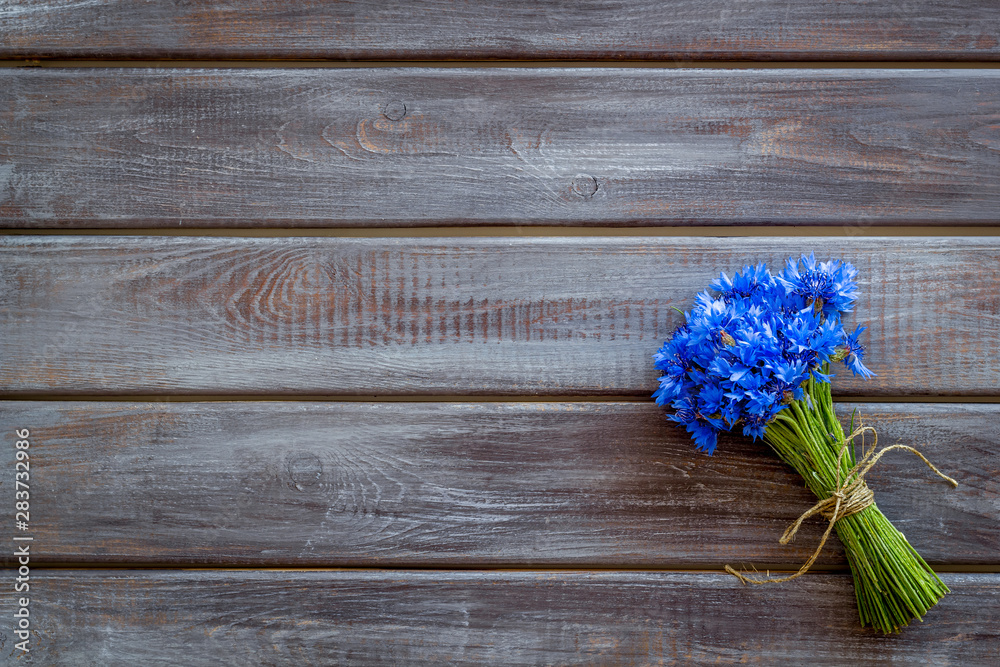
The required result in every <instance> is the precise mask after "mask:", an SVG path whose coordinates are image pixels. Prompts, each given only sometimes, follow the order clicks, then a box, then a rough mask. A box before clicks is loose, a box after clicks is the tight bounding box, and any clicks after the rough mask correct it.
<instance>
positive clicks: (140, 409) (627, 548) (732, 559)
mask: <svg viewBox="0 0 1000 667" xmlns="http://www.w3.org/2000/svg"><path fill="white" fill-rule="evenodd" d="M854 407H858V408H860V410H861V414H862V415H863V417H864V419H866V420H867V422H869V423H871V424H873V425H875V426H876V428H877V429H878V430H879V434H880V442H882V443H898V442H902V443H907V444H911V445H916V446H918V447H919V448H920V449H921V450H922V451H923V452H924V453H925V454H926V455H927V456H929V457H930V458H931V459H932V460H933V461H934V462H935V463H936V464H937V465H938V466H940V467H941V468H942V469H944V470H946V471H947V472H948V473H949V474H950V475H952V476H954V477H955V478H957V479H958V480H959V481H960V483H961V486H959V487H958V488H957V489H955V490H953V489H952V488H951V487H950V486H947V485H946V484H944V483H943V482H940V481H939V480H938V479H937V478H936V477H934V476H933V475H932V474H931V473H930V472H929V471H928V470H927V469H926V468H925V467H924V464H923V463H921V462H920V461H918V460H917V459H916V458H915V457H911V456H907V455H902V454H898V455H894V456H889V457H886V459H884V463H880V465H879V467H878V469H876V470H874V471H873V472H872V473H871V477H870V481H871V485H872V488H873V489H874V490H875V492H876V494H877V498H878V503H879V506H880V507H881V508H882V509H883V511H884V512H885V513H886V515H887V516H888V517H890V518H891V519H892V520H894V521H895V523H896V525H897V527H898V528H899V529H900V530H901V531H903V532H904V533H905V534H906V535H907V537H908V539H909V540H910V541H911V542H912V543H913V544H914V546H916V547H917V549H918V550H919V551H920V552H921V553H922V554H923V556H924V557H925V558H926V559H927V560H928V561H929V562H932V563H937V564H950V565H955V564H984V563H988V564H994V565H995V564H997V563H1000V560H998V559H1000V529H998V526H997V524H996V521H995V518H996V516H997V513H998V511H1000V481H998V480H1000V446H998V445H1000V435H998V434H997V431H996V424H997V420H998V417H1000V406H996V405H982V404H971V405H934V404H926V405H920V404H861V405H858V406H854V405H841V406H840V412H841V414H842V416H843V417H844V418H845V419H846V418H849V416H850V413H851V410H852V409H853V408H854ZM22 428H28V429H29V430H30V431H31V438H30V442H31V443H32V445H31V450H30V456H31V458H30V466H31V482H30V484H31V531H30V535H32V536H33V537H34V540H33V542H32V545H31V553H32V561H33V562H36V563H53V564H58V563H66V562H70V563H84V562H85V563H92V564H93V563H102V564H124V563H131V564H163V563H171V564H204V565H256V566H298V565H310V566H378V567H400V566H409V565H419V566H424V567H425V566H432V565H433V566H441V565H444V566H450V567H472V566H475V567H497V566H512V567H516V566H525V565H529V564H533V565H538V564H543V565H548V566H565V565H573V566H622V565H627V566H642V567H645V566H654V567H665V566H671V567H693V566H699V567H704V566H709V567H714V568H718V569H721V568H722V566H723V565H725V564H727V563H730V564H738V563H750V562H752V563H754V564H756V565H758V566H761V565H764V564H775V563H784V564H785V567H788V566H789V565H790V564H794V565H795V566H797V565H798V564H800V563H802V562H804V561H805V560H806V559H807V558H808V557H809V555H810V554H811V553H812V550H813V549H814V548H815V546H816V544H817V543H818V542H819V538H820V535H821V534H822V532H823V529H824V528H825V526H824V525H823V523H822V521H819V520H816V521H812V522H809V523H808V524H807V525H806V526H805V527H804V528H803V529H802V531H801V532H800V533H799V535H798V537H797V538H796V540H795V542H794V543H793V544H792V545H789V546H782V545H780V544H778V538H779V537H780V536H781V533H782V532H783V531H784V529H785V528H786V527H787V525H788V524H789V523H791V522H792V521H793V520H794V519H795V518H796V517H798V515H799V514H801V513H802V512H803V511H805V510H806V509H808V508H809V507H810V506H811V505H812V504H813V503H814V502H815V499H814V498H813V497H812V496H811V495H810V494H809V492H808V491H806V490H805V489H804V488H803V485H802V481H801V479H800V478H798V477H797V475H796V474H795V473H794V472H791V470H790V469H786V467H785V466H784V465H783V464H782V463H780V461H779V460H778V459H777V457H776V456H775V455H774V454H773V453H771V452H770V451H769V450H768V449H767V448H766V446H764V445H763V444H762V443H757V444H756V445H755V444H752V443H751V442H749V441H748V440H747V439H744V438H732V439H730V440H727V441H725V442H724V443H723V444H722V446H721V447H720V451H719V452H718V453H717V454H716V455H715V456H714V457H708V456H705V455H703V454H700V453H696V452H695V450H694V447H693V446H692V445H691V442H690V440H689V439H687V437H686V434H685V433H684V432H683V431H682V430H681V429H679V428H677V427H676V426H673V425H671V424H668V423H667V422H666V421H665V420H664V419H663V417H662V411H661V410H660V409H659V408H658V407H657V406H656V405H654V404H652V403H649V404H638V403H597V404H595V403H535V404H520V403H510V404H503V403H500V404H497V403H478V404H437V403H395V404H378V403H373V404H367V403H346V404H336V403H334V404H330V403H300V402H295V403H243V402H240V403H182V404H177V403H172V404H163V403H161V404H135V403H120V404H116V403H53V402H39V403H32V402H6V403H0V432H3V433H5V434H13V432H14V429H22ZM9 437H11V438H12V437H13V435H11V436H9ZM0 451H2V452H3V455H2V456H0V461H3V462H4V464H3V468H2V470H4V473H3V475H4V477H3V480H5V482H0V486H3V487H6V488H11V489H12V487H13V481H12V480H13V474H14V468H15V465H14V451H15V450H14V448H13V447H12V446H11V447H6V448H3V449H2V450H0ZM8 493H9V494H10V496H9V497H10V499H11V502H13V492H12V491H9V492H8ZM10 530H11V531H12V532H13V533H14V534H17V535H23V534H26V533H23V532H18V531H15V530H13V525H12V526H11V528H10ZM12 553H13V552H12V551H11V552H9V553H4V554H2V555H0V558H2V560H3V562H4V563H5V564H6V565H7V566H14V565H16V563H15V562H14V557H13V555H12ZM820 563H821V565H833V566H839V567H844V566H846V560H845V559H844V557H843V549H842V547H841V546H840V545H839V543H835V542H834V543H831V546H830V547H828V548H827V549H826V550H825V552H824V554H823V557H822V559H821V561H820Z"/></svg>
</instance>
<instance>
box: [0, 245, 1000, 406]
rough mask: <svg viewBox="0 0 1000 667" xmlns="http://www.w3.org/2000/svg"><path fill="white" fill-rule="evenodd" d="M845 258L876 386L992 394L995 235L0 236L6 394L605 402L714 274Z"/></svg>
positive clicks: (860, 384)
mask: <svg viewBox="0 0 1000 667" xmlns="http://www.w3.org/2000/svg"><path fill="white" fill-rule="evenodd" d="M813 249H816V250H818V251H819V252H820V256H825V257H830V256H832V257H841V258H846V259H849V260H851V261H852V262H854V263H855V264H856V265H857V266H858V268H859V270H860V272H861V279H862V281H863V282H862V285H861V289H862V292H863V295H862V297H861V299H860V301H859V302H858V305H857V308H856V311H855V313H854V314H853V315H852V316H851V317H850V318H849V319H848V320H846V321H847V322H849V323H850V322H857V323H867V324H869V325H870V327H871V328H870V331H868V332H866V333H865V337H866V340H867V344H868V346H869V347H868V357H867V358H866V363H867V362H869V361H870V364H871V367H872V368H873V370H874V371H875V372H876V373H878V377H877V378H875V379H873V380H871V381H869V382H864V381H861V380H857V379H853V378H851V377H848V376H849V375H850V374H849V372H848V371H847V370H846V369H842V372H840V373H839V377H838V378H837V380H836V381H835V382H836V385H835V387H836V389H837V391H839V392H840V393H841V394H855V395H871V396H886V395H888V396H899V395H929V394H931V395H933V394H956V395H957V394H960V395H997V394H1000V364H998V363H997V358H998V357H997V350H998V349H1000V327H998V326H997V318H998V314H1000V310H998V308H1000V302H998V300H997V294H998V293H1000V270H998V268H1000V239H998V238H994V237H979V238H976V237H967V238H920V237H913V238H896V239H892V238H887V239H877V238H864V239H846V238H798V239H795V238H792V239H768V238H758V239H753V238H745V239H740V240H739V241H738V242H734V241H733V240H731V239H725V238H718V239H712V238H707V239H693V238H678V237H666V238H648V237H643V238H638V237H635V238H585V239H574V238H534V239H514V238H482V239H468V238H466V239H461V238H456V239H447V238H445V239H393V238H384V239H379V238H369V239H348V238H213V237H152V236H147V237H143V236H139V237H112V236H87V237H64V236H35V237H33V236H7V237H4V238H2V239H0V318H2V319H0V322H2V324H0V334H2V335H0V358H2V359H3V360H4V363H3V364H2V365H0V391H2V392H5V393H6V395H7V396H15V395H16V396H21V397H25V396H32V395H39V394H40V393H46V394H47V395H48V396H49V397H51V393H52V392H54V393H56V394H59V395H81V394H83V395H98V394H100V395H122V394H133V395H134V394H140V395H156V396H167V395H177V394H192V395H199V394H201V395H204V394H213V395H222V394H225V395H229V396H234V395H239V396H248V397H249V396H253V395H258V396H259V395H272V394H284V395H297V396H309V395H324V396H333V395H366V396H372V395H379V396H389V395H412V394H424V395H458V394H463V395H469V394H475V395H495V394H506V395H518V396H525V395H570V394H573V395H604V396H609V395H619V396H626V395H627V396H648V395H649V394H650V393H652V391H653V390H654V389H655V387H656V377H657V375H658V374H657V372H656V371H655V369H654V368H653V366H652V361H651V359H650V357H651V355H652V354H653V353H654V352H655V351H656V349H657V348H658V347H659V346H660V344H661V343H662V341H663V339H664V338H666V337H667V336H669V335H670V334H671V332H672V331H673V330H674V328H675V327H676V326H677V324H678V323H679V322H680V321H681V319H680V315H679V314H678V313H676V312H675V311H674V310H672V308H673V307H675V306H676V307H680V308H685V309H686V308H689V307H690V304H691V303H692V302H693V300H694V296H695V294H696V292H698V291H700V290H702V289H705V288H706V286H707V285H708V284H709V282H710V281H711V280H712V279H713V278H715V277H717V276H718V273H719V271H720V270H726V271H732V270H734V269H738V268H740V267H742V266H743V265H744V264H745V263H754V262H758V261H767V262H768V263H769V265H770V266H772V267H774V268H775V269H777V268H778V267H780V266H783V263H782V262H783V259H784V258H787V257H789V256H792V255H795V256H797V255H798V254H799V253H801V252H808V251H810V250H813Z"/></svg>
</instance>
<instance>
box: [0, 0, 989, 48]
mask: <svg viewBox="0 0 1000 667" xmlns="http://www.w3.org/2000/svg"><path fill="white" fill-rule="evenodd" d="M0 18H2V19H5V20H4V21H3V22H2V23H0V45H2V46H0V57H8V58H9V57H15V58H24V57H27V58H34V57H55V58H65V57H83V58H336V59H355V60H356V59H409V58H423V59H455V58H458V59H463V58H477V59H483V58H504V59H511V58H515V59H518V58H521V59H523V58H527V59H542V58H583V59H597V58H601V59H605V58H607V59H620V58H641V59H686V60H690V59H762V60H767V59H783V58H784V59H787V58H796V59H807V60H809V59H814V60H819V59H830V58H833V59H861V60H878V59H903V60H906V59H927V58H930V59H933V58H939V59H958V60H965V59H980V60H996V59H997V57H998V55H1000V48H998V43H997V41H998V40H997V35H998V34H1000V12H998V8H997V5H996V3H995V2H992V0H964V1H963V2H960V3H955V2H947V1H945V0H913V1H909V2H882V3H874V2H860V1H851V2H836V3H830V2H823V1H820V0H812V1H811V2H797V3H792V4H789V3H787V2H780V1H779V0H755V1H754V2H751V3H748V2H742V1H740V0H698V1H694V0H676V1H674V2H671V3H670V4H669V6H664V5H663V3H661V2H655V1H654V0H629V2H625V3H622V2H587V3H566V2H554V1H552V0H547V1H546V0H542V1H540V2H532V1H531V0H504V1H503V2H492V3H486V2H471V3H470V2H454V1H450V0H422V1H420V2H401V3H392V4H385V3H380V2H377V1H376V0H359V1H355V2H351V3H340V2H321V1H318V0H305V1H299V2H295V3H282V2H276V1H274V0H272V1H268V2H260V1H257V2H247V1H240V0H236V1H230V2H219V1H218V0H211V1H207V2H197V3H183V2H170V3H167V2H139V1H138V0H114V1H112V0H89V1H87V2H42V1H35V2H30V3H26V2H21V3H13V4H12V3H6V5H5V7H4V8H3V10H2V13H0Z"/></svg>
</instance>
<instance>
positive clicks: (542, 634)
mask: <svg viewBox="0 0 1000 667" xmlns="http://www.w3.org/2000/svg"><path fill="white" fill-rule="evenodd" d="M32 576H33V577H35V579H33V581H32V588H31V593H32V596H31V597H32V602H31V605H32V606H31V615H32V616H31V618H32V624H33V625H32V627H33V628H34V629H35V635H34V637H33V638H32V642H31V649H32V656H33V657H34V658H35V660H36V662H37V661H39V660H40V661H41V662H42V664H47V665H73V666H74V667H90V666H95V667H96V666H100V667H105V666H108V665H175V664H179V663H182V664H185V665H191V666H192V667H197V666H199V665H211V666H213V667H215V666H216V665H246V664H263V665H296V666H300V665H331V664H336V665H367V664H378V665H384V664H399V665H401V664H406V665H424V664H433V665H440V664H449V665H483V664H489V665H542V664H545V665H575V664H581V665H583V664H585V665H592V664H602V665H636V666H638V665H655V664H685V665H709V664H711V665H717V664H735V663H738V664H743V663H752V664H766V665H803V664H810V665H844V664H863V665H898V664H920V665H989V664H993V662H994V661H995V658H996V656H997V655H998V654H1000V634H998V628H1000V606H998V605H997V604H996V599H997V597H998V595H1000V575H996V574H961V575H957V574H953V575H945V576H944V577H943V579H944V581H945V582H946V583H947V585H948V586H949V587H950V588H951V590H952V593H951V594H949V595H947V596H945V598H944V599H943V600H942V601H941V602H940V603H939V604H938V606H936V607H935V608H934V609H932V610H931V611H930V612H929V613H928V614H927V616H926V617H925V622H924V623H922V624H921V623H918V622H914V624H913V625H911V626H910V627H908V628H906V629H905V630H903V632H902V633H901V634H899V635H897V636H890V637H885V636H880V635H877V634H876V633H874V632H873V631H870V630H864V629H862V628H861V627H859V625H858V619H857V612H856V608H855V602H854V595H853V591H852V587H851V580H850V577H849V576H846V575H815V576H808V577H805V578H804V579H800V580H798V581H796V582H794V584H788V585H785V586H774V587H767V588H762V587H757V586H752V587H746V586H742V585H741V584H739V583H738V582H737V581H736V580H735V579H733V578H732V577H730V576H729V575H721V574H680V573H662V572H601V573H590V572H573V573H569V572H537V573H522V572H494V573H474V572H274V571H270V572H259V571H258V572H177V571H173V572H162V571H133V572H121V571H93V570H92V571H72V570H70V571H39V572H38V573H37V574H36V573H35V572H32ZM2 595H3V597H4V599H5V604H4V607H5V608H6V609H12V608H13V607H12V604H11V603H10V602H8V600H9V599H10V597H11V596H12V594H11V593H10V592H8V591H7V590H5V591H3V593H2ZM4 643H5V645H3V646H0V650H2V651H3V652H4V653H5V654H7V655H12V656H13V655H16V654H15V653H14V648H13V641H11V640H9V639H8V640H7V641H6V642H4Z"/></svg>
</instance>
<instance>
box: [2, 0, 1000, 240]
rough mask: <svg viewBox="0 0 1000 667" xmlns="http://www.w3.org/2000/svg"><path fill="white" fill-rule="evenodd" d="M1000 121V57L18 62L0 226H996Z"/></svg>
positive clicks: (6, 123) (10, 86)
mask: <svg viewBox="0 0 1000 667" xmlns="http://www.w3.org/2000/svg"><path fill="white" fill-rule="evenodd" d="M88 4H90V3H88ZM838 4H839V5H842V4H843V3H838ZM998 119H1000V71H997V70H951V71H930V70H928V71H920V70H910V71H907V70H896V71H879V70H860V71H859V70H790V71H789V70H786V71H778V70H775V71H736V70H729V71H711V70H682V71H672V70H649V69H642V70H618V69H542V70H525V69H513V70H511V69H445V70H442V69H421V68H414V69H365V70H285V71H280V70H150V69H145V70H143V69H140V70H128V69H124V70H123V69H112V70H82V69H75V70H27V69H21V70H12V69H8V70H4V71H0V128H2V129H0V225H6V226H9V227H22V228H35V227H49V228H53V227H54V228H61V227H65V228H72V227H142V226H152V227H163V226H167V227H174V228H176V227H212V226H220V227H226V226H236V227H254V226H319V227H323V226H385V225H393V226H408V225H458V224H461V225H480V224H487V225H488V224H501V225H532V224H546V225H640V224H641V225H686V224H692V223H694V224H744V223H746V224H807V223H808V224H830V225H838V226H841V225H842V226H845V228H846V229H848V230H851V229H862V228H865V227H869V226H872V225H883V224H884V225H890V224H942V223H943V224H951V223H959V224H995V223H997V221H998V217H997V211H998V210H1000V180H998V179H997V178H996V176H997V174H998V173H1000V121H998Z"/></svg>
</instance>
